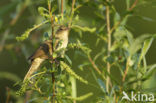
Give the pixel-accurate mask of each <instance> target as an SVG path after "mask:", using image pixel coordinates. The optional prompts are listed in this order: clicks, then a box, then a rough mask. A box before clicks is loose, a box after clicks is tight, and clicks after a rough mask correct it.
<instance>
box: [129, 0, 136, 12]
mask: <svg viewBox="0 0 156 103" xmlns="http://www.w3.org/2000/svg"><path fill="white" fill-rule="evenodd" d="M137 3H138V0H135V2H134V3H133V5H132V6H131V7H130V8H129V11H131V10H133V9H134V8H135V7H136V5H137Z"/></svg>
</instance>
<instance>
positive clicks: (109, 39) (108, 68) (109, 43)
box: [106, 0, 111, 93]
mask: <svg viewBox="0 0 156 103" xmlns="http://www.w3.org/2000/svg"><path fill="white" fill-rule="evenodd" d="M107 1H108V2H109V0H107ZM106 23H107V36H108V45H107V46H108V47H107V49H108V51H107V56H108V57H109V56H110V49H111V29H110V11H109V6H108V5H107V7H106ZM110 68H111V65H110V63H109V62H107V72H108V73H110ZM109 84H110V78H109V76H107V79H106V89H107V92H108V93H109Z"/></svg>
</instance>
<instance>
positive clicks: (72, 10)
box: [68, 0, 75, 28]
mask: <svg viewBox="0 0 156 103" xmlns="http://www.w3.org/2000/svg"><path fill="white" fill-rule="evenodd" d="M74 5H75V0H72V8H71V13H70V20H69V24H68V27H69V28H70V27H71V23H72V19H73V15H74Z"/></svg>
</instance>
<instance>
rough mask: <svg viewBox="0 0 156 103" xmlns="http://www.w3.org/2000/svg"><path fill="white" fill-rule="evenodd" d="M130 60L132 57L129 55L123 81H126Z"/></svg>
mask: <svg viewBox="0 0 156 103" xmlns="http://www.w3.org/2000/svg"><path fill="white" fill-rule="evenodd" d="M129 61H130V57H128V59H127V63H126V69H125V73H124V75H123V78H122V82H124V81H125V79H126V76H127V72H128V69H129Z"/></svg>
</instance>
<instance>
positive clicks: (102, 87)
mask: <svg viewBox="0 0 156 103" xmlns="http://www.w3.org/2000/svg"><path fill="white" fill-rule="evenodd" d="M97 81H98V84H99V86H100V88H101V90H102V91H103V92H104V93H106V92H107V90H106V85H105V83H104V82H103V81H102V80H101V79H99V78H98V79H97Z"/></svg>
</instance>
